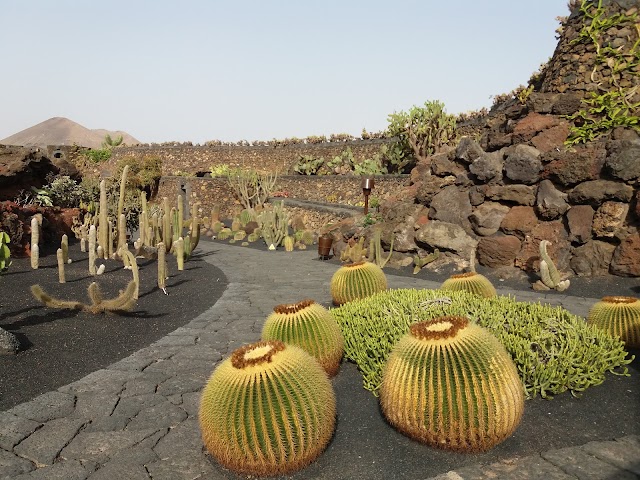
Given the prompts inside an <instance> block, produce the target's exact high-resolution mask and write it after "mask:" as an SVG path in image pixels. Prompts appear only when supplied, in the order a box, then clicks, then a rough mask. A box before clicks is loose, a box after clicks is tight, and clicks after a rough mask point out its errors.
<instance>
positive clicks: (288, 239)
mask: <svg viewBox="0 0 640 480" xmlns="http://www.w3.org/2000/svg"><path fill="white" fill-rule="evenodd" d="M295 243H296V241H295V239H294V238H293V237H292V236H291V235H286V236H285V237H284V239H283V240H282V245H283V246H284V249H285V251H287V252H293V247H294V245H295Z"/></svg>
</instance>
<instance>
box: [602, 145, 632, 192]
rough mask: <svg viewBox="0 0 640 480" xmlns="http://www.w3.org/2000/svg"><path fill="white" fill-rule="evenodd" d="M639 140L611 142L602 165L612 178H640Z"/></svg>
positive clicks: (627, 179)
mask: <svg viewBox="0 0 640 480" xmlns="http://www.w3.org/2000/svg"><path fill="white" fill-rule="evenodd" d="M639 159H640V140H633V141H628V140H621V141H615V142H611V146H610V148H609V155H608V156H607V159H606V160H605V163H604V166H605V169H606V171H607V173H609V175H611V176H612V177H613V178H617V179H620V180H624V181H625V182H626V181H629V180H638V179H640V160H639Z"/></svg>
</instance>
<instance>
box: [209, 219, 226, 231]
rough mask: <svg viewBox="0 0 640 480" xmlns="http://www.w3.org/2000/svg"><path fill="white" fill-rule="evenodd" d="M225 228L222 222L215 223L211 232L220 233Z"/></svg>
mask: <svg viewBox="0 0 640 480" xmlns="http://www.w3.org/2000/svg"><path fill="white" fill-rule="evenodd" d="M223 228H224V223H222V222H213V223H212V224H211V231H212V232H213V233H220V231H221V230H222V229H223Z"/></svg>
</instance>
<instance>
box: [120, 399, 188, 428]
mask: <svg viewBox="0 0 640 480" xmlns="http://www.w3.org/2000/svg"><path fill="white" fill-rule="evenodd" d="M186 418H187V412H185V411H184V410H183V409H182V408H180V407H178V406H176V405H173V404H172V403H171V402H168V401H165V402H163V403H159V404H157V405H153V406H151V407H146V408H144V409H143V410H141V411H140V413H139V414H138V415H137V416H136V417H135V418H134V419H132V420H131V422H129V424H128V425H127V430H148V429H152V428H165V427H166V428H172V427H174V426H176V425H177V424H179V423H180V422H182V421H183V420H185V419H186Z"/></svg>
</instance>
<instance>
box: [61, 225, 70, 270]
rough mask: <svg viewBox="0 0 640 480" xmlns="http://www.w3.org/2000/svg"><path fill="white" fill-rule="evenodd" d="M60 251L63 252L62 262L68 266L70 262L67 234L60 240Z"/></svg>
mask: <svg viewBox="0 0 640 480" xmlns="http://www.w3.org/2000/svg"><path fill="white" fill-rule="evenodd" d="M60 249H61V250H62V261H63V262H64V263H65V264H67V263H70V262H69V237H68V236H67V234H66V233H65V234H64V235H62V240H60Z"/></svg>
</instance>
